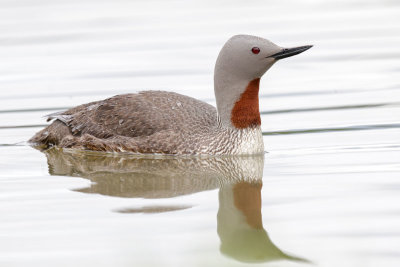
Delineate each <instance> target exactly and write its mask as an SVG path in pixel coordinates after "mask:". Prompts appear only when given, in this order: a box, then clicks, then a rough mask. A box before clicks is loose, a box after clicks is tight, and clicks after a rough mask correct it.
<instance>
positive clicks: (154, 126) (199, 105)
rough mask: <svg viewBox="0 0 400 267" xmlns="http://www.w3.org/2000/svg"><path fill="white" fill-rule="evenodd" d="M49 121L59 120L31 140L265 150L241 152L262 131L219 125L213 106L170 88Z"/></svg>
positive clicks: (98, 146) (139, 149)
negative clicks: (168, 90)
mask: <svg viewBox="0 0 400 267" xmlns="http://www.w3.org/2000/svg"><path fill="white" fill-rule="evenodd" d="M49 119H54V120H55V121H54V122H53V123H52V124H51V125H50V126H48V127H46V128H45V129H43V130H42V131H40V132H38V133H37V134H36V135H35V136H34V137H32V139H31V140H29V141H30V142H31V143H35V144H41V145H44V146H45V147H50V146H53V145H56V146H59V147H66V148H78V149H87V150H95V151H113V152H135V153H161V154H254V152H256V153H262V151H251V149H250V150H249V151H244V150H243V147H247V142H250V143H248V144H251V143H252V142H253V139H254V138H253V136H254V135H256V136H257V135H260V134H261V133H260V130H259V129H256V128H252V129H243V130H233V129H225V128H221V127H220V126H219V123H218V116H217V111H216V109H215V108H214V107H213V106H211V105H209V104H207V103H205V102H202V101H199V100H196V99H194V98H191V97H188V96H184V95H180V94H177V93H172V92H163V91H144V92H140V93H138V94H126V95H117V96H114V97H111V98H108V99H105V100H102V101H97V102H92V103H88V104H84V105H81V106H78V107H75V108H72V109H70V110H67V111H65V112H61V113H55V114H51V115H49ZM246 137H247V138H246ZM258 139H259V138H258ZM261 142H262V140H261ZM245 143H246V144H245ZM245 150H246V149H245ZM243 152H244V153H243Z"/></svg>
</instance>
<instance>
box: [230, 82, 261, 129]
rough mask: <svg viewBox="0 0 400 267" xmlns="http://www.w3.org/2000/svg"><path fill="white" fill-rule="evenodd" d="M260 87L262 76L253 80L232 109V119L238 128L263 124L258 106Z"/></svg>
mask: <svg viewBox="0 0 400 267" xmlns="http://www.w3.org/2000/svg"><path fill="white" fill-rule="evenodd" d="M259 88H260V78H257V79H254V80H252V81H251V82H249V84H248V85H247V87H246V90H245V91H244V92H243V93H242V95H241V96H240V99H239V100H238V101H237V102H236V103H235V105H234V107H233V109H232V114H231V121H232V124H233V126H235V127H236V128H238V129H245V128H248V127H256V126H259V125H261V117H260V111H259V108H258V90H259Z"/></svg>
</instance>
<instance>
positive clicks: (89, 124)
mask: <svg viewBox="0 0 400 267" xmlns="http://www.w3.org/2000/svg"><path fill="white" fill-rule="evenodd" d="M311 47H312V46H310V45H308V46H301V47H295V48H289V49H287V48H281V47H279V46H277V45H275V44H274V43H272V42H270V41H268V40H266V39H263V38H260V37H256V36H251V35H236V36H233V37H232V38H231V39H229V40H228V41H227V42H226V43H225V45H224V46H223V48H222V50H221V52H220V53H219V56H218V59H217V62H216V65H215V71H214V92H215V97H216V101H217V108H215V107H213V106H211V105H209V104H207V103H205V102H202V101H199V100H196V99H194V98H191V97H188V96H184V95H180V94H177V93H172V92H163V91H143V92H139V93H137V94H126V95H117V96H114V97H111V98H108V99H105V100H102V101H96V102H92V103H88V104H83V105H80V106H77V107H75V108H72V109H69V110H67V111H64V112H58V113H54V114H50V115H49V116H48V119H49V120H52V119H54V122H53V123H52V124H51V125H49V126H48V127H46V128H45V129H43V130H41V131H40V132H38V133H37V134H36V135H34V136H33V137H32V138H31V139H30V140H29V142H30V143H32V144H35V145H42V146H44V147H50V146H59V147H65V148H76V149H84V150H94V151H109V152H133V153H154V154H181V155H185V154H186V155H200V154H208V155H224V154H226V155H239V154H260V153H264V144H263V139H262V133H261V127H260V126H261V118H260V112H259V104H258V91H259V82H260V78H261V76H262V75H263V74H264V73H265V72H266V71H267V70H268V69H269V68H270V67H271V66H272V65H273V64H274V63H275V62H276V61H277V60H279V59H282V58H286V57H290V56H293V55H297V54H299V53H302V52H304V51H306V50H307V49H309V48H311Z"/></svg>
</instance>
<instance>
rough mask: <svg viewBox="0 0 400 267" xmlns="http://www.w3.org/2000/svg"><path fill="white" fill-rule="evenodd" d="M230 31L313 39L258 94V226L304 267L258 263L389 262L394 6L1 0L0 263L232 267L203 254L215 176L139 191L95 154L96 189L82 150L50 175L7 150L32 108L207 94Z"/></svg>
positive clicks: (396, 89)
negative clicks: (158, 94)
mask: <svg viewBox="0 0 400 267" xmlns="http://www.w3.org/2000/svg"><path fill="white" fill-rule="evenodd" d="M238 33H247V34H255V35H259V36H263V37H266V38H268V39H270V40H272V41H274V42H275V43H277V44H279V45H281V46H286V47H290V46H298V45H306V44H313V45H314V47H313V48H312V49H311V50H309V51H307V52H305V53H304V54H301V55H299V56H296V57H293V58H290V59H285V60H282V61H281V62H278V63H277V64H276V65H275V66H273V67H272V68H271V69H270V70H269V71H268V73H267V74H266V75H265V76H264V78H263V79H262V81H261V92H260V93H261V100H260V103H261V110H262V111H263V115H262V128H263V131H264V132H265V136H264V142H265V147H266V150H267V151H268V153H267V154H266V156H265V160H264V172H263V177H262V180H263V188H262V219H263V227H264V229H265V230H266V231H267V232H268V234H269V238H270V239H271V241H272V243H273V244H275V246H277V247H279V248H280V249H281V250H283V251H285V252H287V253H289V254H291V255H295V256H297V257H301V258H304V259H307V260H308V261H309V262H310V263H301V262H296V261H288V260H279V261H268V262H265V263H262V264H261V265H262V266H264V265H265V266H332V267H333V266H342V267H343V266H351V267H354V266H362V267H367V266H400V145H399V142H400V2H399V1H394V0H392V1H390V0H375V1H368V0H362V1H361V0H352V1H347V0H342V1H317V0H308V1H281V0H280V1H278V0H276V1H122V0H117V1H91V0H79V1H78V0H71V1H65V0H63V1H54V0H52V1H50V0H49V1H47V0H37V1H23V0H8V1H6V0H1V1H0V214H1V215H0V266H2V267H3V266H242V265H246V264H245V263H242V262H240V261H239V260H236V259H233V258H232V257H234V256H232V255H231V256H227V255H224V254H222V253H221V252H220V245H221V239H220V237H219V236H218V233H217V223H219V224H220V223H221V221H219V220H218V222H217V213H218V210H219V209H222V207H221V206H220V205H222V204H223V202H224V200H223V199H222V200H221V196H222V195H223V194H222V193H220V196H219V191H220V190H219V189H218V184H220V183H221V181H220V180H218V179H216V178H215V180H212V177H211V178H210V179H211V180H207V181H203V180H201V179H200V180H199V182H198V183H196V182H193V180H191V181H190V180H189V182H188V183H187V184H185V183H186V182H182V183H183V184H184V185H182V184H181V185H180V186H181V187H180V188H178V189H177V188H175V186H176V185H175V184H174V183H172V184H168V183H169V182H170V180H168V179H169V178H168V177H167V178H165V177H164V178H162V179H161V180H157V176H156V175H155V177H153V176H152V175H151V171H149V173H148V174H147V175H148V177H149V178H148V179H149V181H150V180H151V181H152V182H149V184H147V185H146V186H145V188H146V190H147V191H143V192H142V191H140V188H138V187H136V186H134V185H133V186H129V185H127V184H126V183H125V180H124V179H125V178H123V177H121V175H115V179H113V175H114V174H113V171H115V172H121V168H122V172H123V171H124V170H125V167H126V165H121V164H122V163H121V162H124V161H125V160H126V159H123V158H121V159H118V158H117V159H115V158H113V159H111V160H109V161H107V160H105V161H104V162H105V163H104V162H103V161H102V162H103V165H101V164H100V165H101V166H103V168H104V166H106V167H105V168H106V171H107V170H109V173H108V176H107V177H108V179H109V180H104V183H105V185H104V188H101V186H100V185H101V181H102V180H101V179H102V178H101V177H100V178H96V179H97V180H96V179H95V181H93V182H97V185H98V186H97V187H96V184H91V181H90V180H88V179H85V178H79V177H80V176H85V174H86V175H90V173H92V172H95V171H96V168H97V167H96V166H92V165H90V164H89V163H90V161H85V160H81V159H82V158H79V156H78V155H76V156H75V157H74V156H73V157H72V159H70V160H69V161H68V160H66V161H63V160H60V161H59V162H61V163H60V164H61V168H63V167H65V168H67V169H68V171H65V172H64V175H62V176H52V175H50V174H49V171H50V172H52V173H54V174H60V173H62V170H61V171H60V172H58V173H57V171H55V170H54V166H53V167H50V170H49V166H48V163H47V159H46V155H45V154H43V153H41V152H39V151H37V150H35V149H33V148H31V147H29V146H27V145H25V144H24V143H23V142H24V141H26V140H27V139H29V138H30V137H31V136H32V135H33V134H34V133H35V132H36V131H38V130H39V129H41V128H42V126H43V125H45V120H44V119H43V116H44V115H45V114H48V113H51V112H55V111H59V110H62V109H65V108H68V107H72V106H74V105H78V104H81V103H85V102H89V101H93V100H99V99H103V98H106V97H109V96H112V95H115V94H121V93H128V92H136V91H139V90H146V89H162V90H168V91H175V92H179V93H183V94H186V95H190V96H193V97H196V98H199V99H202V100H205V101H208V102H209V103H212V104H213V103H214V102H213V99H214V95H213V84H212V83H213V67H214V62H215V59H216V56H217V54H218V52H219V50H220V48H221V46H222V45H223V43H224V42H225V41H226V40H227V39H228V38H229V37H230V36H232V35H234V34H238ZM64 156H66V157H68V155H64ZM88 157H89V156H88ZM83 159H85V157H84V156H83ZM73 160H75V161H78V163H77V162H75V163H71V162H72V161H73ZM65 162H66V163H65ZM87 162H89V163H87ZM127 162H128V163H129V160H127ZM150 163H151V162H150ZM167 163H168V162H167ZM62 164H64V165H62ZM65 164H66V165H65ZM68 164H70V165H68ZM74 164H78V165H79V164H80V165H79V166H76V165H74ZM85 164H88V166H86V165H85ZM157 164H158V163H155V165H154V166H152V165H151V164H150V167H149V170H152V168H153V169H157V168H158V165H157ZM89 165H90V166H89ZM128 165H129V164H128ZM118 166H122V167H121V168H120V167H118ZM124 166H125V167H124ZM164 167H165V166H164ZM169 167H170V165H168V164H166V168H169ZM113 168H116V169H117V170H113ZM126 168H128V169H129V167H126ZM82 169H84V170H85V171H82ZM178 169H179V168H178ZM161 170H162V169H161ZM103 171H104V170H103ZM130 171H132V172H134V171H135V170H130ZM88 173H89V174H88ZM128 175H129V174H128ZM69 176H76V177H75V178H72V177H69ZM171 177H172V178H174V177H175V178H177V179H179V177H178V176H174V175H172V176H170V178H171ZM172 178H171V179H172ZM182 179H184V178H182ZM260 179H261V178H260ZM175 180H176V179H175ZM146 181H147V180H146V179H145V180H142V184H143V183H144V184H146ZM195 181H197V180H195ZM175 182H176V181H175ZM160 183H161V186H159V184H160ZM178 184H179V182H178ZM157 186H159V187H160V188H161V189H162V190H161V191H162V192H161V193H160V192H159V191H157V190H156V191H152V190H151V188H153V187H154V188H158V187H157ZM82 188H92V189H86V190H80V191H81V192H78V191H76V190H79V189H82ZM149 188H150V189H149ZM182 188H183V189H182ZM158 189H159V188H158ZM107 190H108V191H107ZM163 190H164V191H163ZM179 190H181V191H182V192H179ZM221 190H222V189H221ZM82 191H84V192H82ZM158 193H160V194H158ZM143 197H144V198H143ZM220 201H222V202H221V203H222V204H220ZM142 211H143V213H142ZM160 211H161V212H160ZM220 211H221V210H220ZM247 245H249V244H247Z"/></svg>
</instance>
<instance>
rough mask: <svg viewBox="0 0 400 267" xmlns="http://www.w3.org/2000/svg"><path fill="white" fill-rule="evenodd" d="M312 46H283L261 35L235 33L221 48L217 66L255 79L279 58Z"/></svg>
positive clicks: (295, 53)
mask: <svg viewBox="0 0 400 267" xmlns="http://www.w3.org/2000/svg"><path fill="white" fill-rule="evenodd" d="M311 47H312V46H311V45H308V46H301V47H295V48H282V47H280V46H278V45H276V44H274V43H273V42H271V41H269V40H267V39H264V38H261V37H257V36H252V35H235V36H233V37H232V38H230V39H229V40H228V41H227V42H226V43H225V45H224V46H223V48H222V49H221V52H220V53H219V56H218V59H217V63H216V68H218V69H220V70H223V71H224V72H229V73H231V74H234V75H236V76H238V77H242V78H245V79H249V80H253V79H255V78H261V76H262V75H263V74H264V73H265V72H266V71H267V70H268V69H269V68H270V67H271V66H272V65H273V64H274V63H275V62H276V61H277V60H279V59H282V58H286V57H290V56H294V55H297V54H300V53H302V52H304V51H306V50H307V49H309V48H311Z"/></svg>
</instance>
